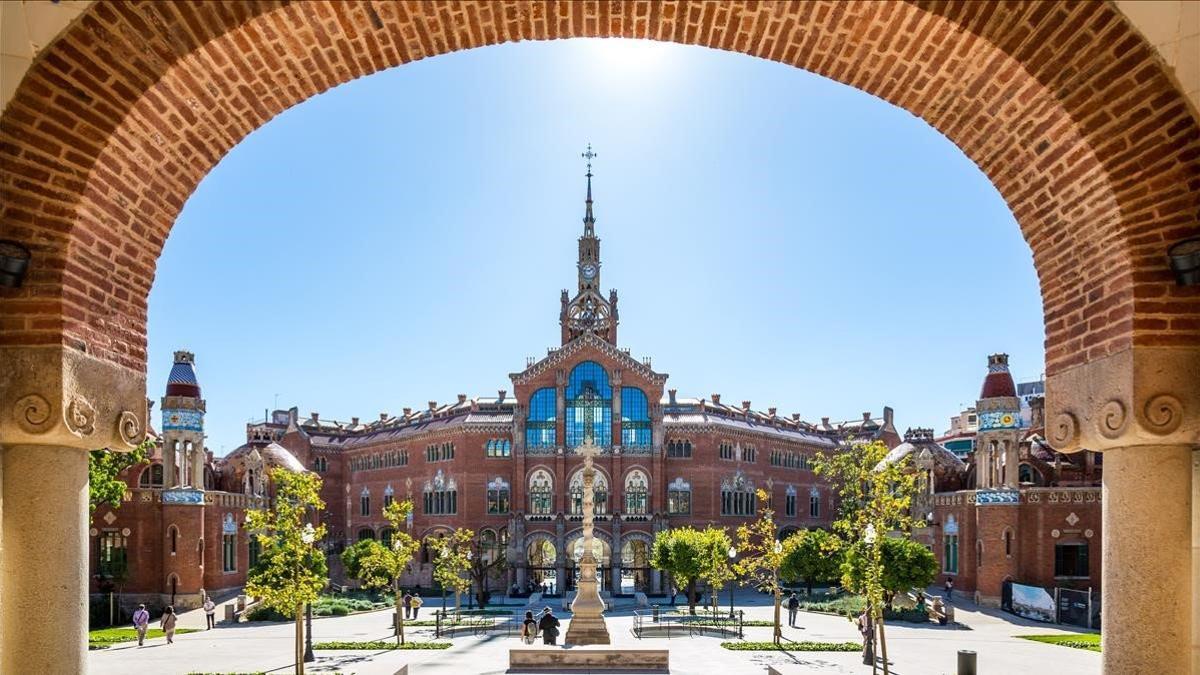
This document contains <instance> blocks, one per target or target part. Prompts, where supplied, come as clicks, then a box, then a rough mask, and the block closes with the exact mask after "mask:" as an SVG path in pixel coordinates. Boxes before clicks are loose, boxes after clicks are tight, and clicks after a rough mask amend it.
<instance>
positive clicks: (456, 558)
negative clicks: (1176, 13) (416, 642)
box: [429, 527, 475, 612]
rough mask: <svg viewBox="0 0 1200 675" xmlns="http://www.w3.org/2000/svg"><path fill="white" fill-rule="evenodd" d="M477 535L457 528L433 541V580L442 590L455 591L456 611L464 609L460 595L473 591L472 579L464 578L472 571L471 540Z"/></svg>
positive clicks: (465, 529)
mask: <svg viewBox="0 0 1200 675" xmlns="http://www.w3.org/2000/svg"><path fill="white" fill-rule="evenodd" d="M474 538H475V533H474V532H472V531H471V530H469V529H467V528H465V527H459V528H455V529H453V530H451V531H450V533H449V534H447V535H446V536H444V537H440V538H438V539H431V540H429V543H430V544H431V548H432V549H433V554H434V556H433V579H434V581H436V582H438V584H440V585H441V587H442V588H449V589H452V590H453V591H454V610H455V612H458V611H460V610H461V609H462V601H461V600H460V599H459V597H458V594H459V593H462V592H464V591H469V590H471V579H470V577H469V576H463V575H464V574H466V573H467V572H468V571H469V570H470V569H471V556H472V553H471V540H473V539H474Z"/></svg>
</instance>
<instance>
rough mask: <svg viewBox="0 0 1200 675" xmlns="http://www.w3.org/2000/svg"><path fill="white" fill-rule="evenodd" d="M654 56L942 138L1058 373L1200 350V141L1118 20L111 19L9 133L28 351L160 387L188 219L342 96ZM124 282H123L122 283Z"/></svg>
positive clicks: (439, 12)
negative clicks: (533, 67)
mask: <svg viewBox="0 0 1200 675" xmlns="http://www.w3.org/2000/svg"><path fill="white" fill-rule="evenodd" d="M581 36H621V37H637V38H649V39H657V40H666V41H674V42H680V43H684V44H692V45H700V46H706V47H711V48H715V49H722V50H726V51H731V52H738V53H743V54H747V55H750V56H755V57H759V58H764V59H769V60H773V61H777V62H780V63H784V64H788V65H793V66H796V67H799V68H803V69H806V70H810V71H812V72H815V73H817V74H820V75H823V76H825V77H829V78H831V79H834V80H836V81H839V82H842V83H845V84H847V85H850V86H853V87H856V88H859V89H861V90H863V91H866V92H868V93H870V94H872V95H875V96H878V97H879V98H881V99H883V100H886V101H888V102H890V103H892V104H894V105H896V106H899V107H901V108H904V109H905V110H908V111H909V112H911V113H912V114H914V115H917V116H919V117H921V118H922V119H923V120H925V121H926V122H927V123H929V124H930V125H931V126H933V127H934V128H936V129H938V130H939V131H940V132H941V133H943V134H944V135H945V136H946V137H947V138H948V139H949V140H950V141H951V142H953V143H955V144H956V145H957V146H958V147H959V148H960V149H962V150H963V152H964V153H965V154H966V155H967V156H968V157H969V158H971V159H972V160H973V161H974V162H975V163H976V164H977V165H978V166H979V167H980V169H981V170H982V171H983V172H984V173H985V174H986V175H987V176H988V177H989V178H990V180H991V181H992V183H993V184H994V185H995V187H996V189H997V190H998V191H999V193H1000V194H1001V195H1002V196H1003V198H1004V199H1005V200H1006V202H1007V203H1008V205H1009V206H1010V208H1011V209H1012V211H1013V214H1014V216H1015V217H1016V220H1017V222H1018V223H1019V225H1020V227H1021V230H1022V233H1023V235H1024V237H1025V239H1026V241H1027V242H1028V243H1029V245H1030V248H1031V251H1032V254H1033V260H1034V265H1035V268H1036V269H1037V272H1038V277H1039V282H1040V285H1041V290H1042V300H1043V311H1044V314H1045V328H1046V347H1047V355H1046V356H1047V369H1048V371H1049V372H1051V373H1053V372H1055V371H1057V370H1061V369H1065V368H1068V367H1070V366H1073V365H1077V364H1079V363H1083V362H1087V361H1090V360H1094V359H1097V358H1101V357H1103V356H1105V355H1107V354H1111V353H1114V352H1115V351H1120V350H1123V349H1127V348H1129V347H1130V346H1131V345H1133V344H1155V345H1159V344H1168V345H1172V344H1188V343H1190V342H1193V341H1195V340H1197V339H1200V322H1197V321H1195V319H1194V317H1195V316H1196V315H1197V314H1200V293H1198V292H1195V291H1194V289H1179V288H1176V287H1174V286H1173V285H1172V283H1171V278H1170V276H1169V272H1168V271H1167V270H1166V266H1165V265H1164V264H1163V254H1164V253H1165V249H1166V247H1167V246H1168V245H1169V244H1170V243H1172V242H1173V241H1175V240H1178V239H1179V238H1182V237H1184V236H1187V235H1189V234H1194V233H1195V232H1196V224H1195V223H1196V220H1197V218H1196V214H1197V213H1198V212H1200V131H1198V127H1197V123H1196V119H1195V118H1194V117H1193V115H1192V113H1191V112H1190V111H1189V109H1188V108H1187V105H1186V102H1185V99H1184V98H1183V97H1182V95H1180V94H1179V92H1178V91H1177V90H1176V88H1175V87H1174V85H1173V84H1172V83H1171V82H1170V80H1169V78H1168V77H1167V75H1166V74H1165V72H1164V70H1163V67H1162V65H1161V64H1160V63H1159V62H1157V61H1156V57H1155V55H1154V53H1153V52H1152V50H1151V49H1150V47H1149V45H1147V44H1146V42H1145V40H1144V39H1142V38H1141V37H1140V36H1139V35H1138V34H1137V33H1136V31H1134V29H1133V28H1132V27H1131V26H1130V25H1129V24H1128V23H1127V22H1126V21H1125V19H1124V18H1123V17H1122V16H1121V15H1120V14H1119V13H1118V12H1117V10H1116V9H1115V8H1114V7H1112V6H1111V5H1110V4H1109V3H1105V2H1098V1H1097V2H1081V3H1072V4H1065V5H1064V4H1053V3H1022V2H1013V3H976V2H949V1H948V2H833V1H827V2H806V3H758V2H731V3H720V4H718V3H703V2H688V1H683V0H680V1H678V2H661V3H657V2H632V1H614V2H595V3H583V2H566V1H565V0H564V1H552V2H526V1H517V0H511V1H508V2H496V3H491V2H482V1H480V2H463V3H458V4H432V3H381V2H369V1H366V0H362V1H358V2H332V1H323V0H313V1H311V2H305V3H289V4H282V3H278V2H271V1H264V2H246V3H229V4H226V3H135V2H105V3H96V4H94V5H92V6H90V7H89V9H88V10H87V11H86V12H85V13H84V14H83V15H82V17H81V18H80V20H78V21H77V22H76V23H75V24H73V25H72V26H71V27H70V28H69V29H67V30H66V31H65V32H64V34H63V35H62V36H61V37H60V39H59V40H57V41H56V42H55V43H54V44H53V45H51V46H50V47H49V48H47V49H46V50H44V51H43V53H42V55H41V56H40V57H39V60H38V62H37V63H35V64H34V66H33V67H32V68H31V69H30V72H29V73H28V75H27V76H26V78H25V80H24V81H22V83H21V85H20V87H19V88H18V91H17V93H16V95H15V96H14V98H13V100H12V102H10V104H9V106H8V107H7V108H6V109H5V111H4V115H3V118H2V119H0V160H2V161H3V164H4V166H5V171H4V174H3V178H2V179H0V197H2V198H3V199H0V233H3V235H4V236H6V237H11V238H16V239H18V240H21V241H25V242H29V243H30V244H31V248H32V249H33V251H34V256H35V258H34V265H33V266H32V268H33V269H32V271H31V273H30V275H29V278H28V279H27V281H26V284H25V287H24V288H22V289H20V290H16V291H9V290H4V291H0V293H2V294H0V310H2V311H3V313H4V314H5V316H6V317H11V318H8V319H6V323H5V324H4V325H3V326H0V330H3V335H2V337H3V342H2V343H3V344H14V345H35V344H47V343H59V344H66V345H69V346H73V347H76V348H79V349H86V350H87V351H89V352H91V353H92V354H94V355H98V356H99V357H101V358H103V359H105V360H109V361H112V362H114V363H118V364H121V365H124V366H126V367H129V368H132V369H137V370H141V369H143V368H144V366H145V359H146V354H145V331H146V325H145V324H146V299H147V295H148V293H149V289H150V286H151V284H152V283H153V278H154V272H155V264H156V261H157V258H158V255H159V253H160V252H161V249H162V246H163V244H164V242H165V240H166V237H167V235H168V233H169V231H170V228H171V226H172V225H173V223H174V221H175V218H176V216H177V215H178V213H179V211H180V210H181V209H182V207H183V204H184V202H185V201H186V199H187V197H188V196H189V195H190V194H191V192H192V191H193V190H194V189H195V187H196V185H197V184H198V183H199V182H200V180H201V179H202V178H203V177H204V176H205V175H206V174H207V173H208V171H210V170H211V169H212V167H213V166H214V165H215V164H216V163H217V162H219V161H220V159H221V158H222V157H223V156H224V155H225V154H226V153H227V152H228V151H229V150H230V149H231V148H232V147H233V146H234V145H236V144H237V143H238V142H240V140H241V139H242V138H244V137H245V136H246V135H247V134H249V133H250V132H251V131H253V130H254V129H256V128H258V127H259V126H262V125H263V124H265V123H266V122H267V121H269V120H270V119H271V118H273V117H274V116H275V115H278V114H279V113H280V112H282V111H284V110H286V109H287V108H288V107H290V106H292V105H295V104H297V103H300V102H302V101H304V100H306V99H307V98H310V97H312V96H314V95H316V94H318V93H321V92H323V91H326V90H328V89H330V88H332V87H334V86H337V85H338V84H341V83H344V82H347V81H349V80H352V79H355V78H357V77H361V76H364V75H368V74H371V73H374V72H377V71H379V70H383V69H385V68H389V67H393V66H397V65H401V64H404V63H408V62H411V61H414V60H418V59H422V58H427V57H430V56H435V55H438V54H444V53H447V52H450V51H456V50H461V49H469V48H474V47H480V46H486V45H493V44H499V43H503V42H511V41H517V40H542V39H557V38H567V37H581ZM117 269H119V270H121V274H115V273H113V272H112V270H117Z"/></svg>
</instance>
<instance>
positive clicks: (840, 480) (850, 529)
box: [814, 441, 918, 675]
mask: <svg viewBox="0 0 1200 675" xmlns="http://www.w3.org/2000/svg"><path fill="white" fill-rule="evenodd" d="M887 455H888V448H887V446H886V445H884V444H883V443H880V442H879V441H874V442H871V443H854V444H852V445H850V447H848V448H845V449H843V450H842V451H841V452H837V453H834V454H832V455H826V454H825V453H818V454H817V458H816V463H815V467H814V468H815V470H816V472H817V474H818V475H821V476H824V477H825V478H827V479H829V480H830V482H832V483H833V484H834V487H835V489H836V490H837V491H838V496H839V497H840V507H839V512H838V519H837V520H836V521H834V524H833V525H834V529H835V530H837V531H838V533H839V534H841V535H842V538H843V539H844V540H845V541H847V542H855V543H856V544H857V543H858V542H862V544H863V545H864V548H863V549H862V551H863V555H858V556H849V555H848V556H847V557H846V562H847V563H848V564H849V565H850V569H849V574H846V570H843V578H846V577H849V578H850V579H852V580H853V579H855V578H861V586H860V588H861V589H862V592H863V594H864V595H866V598H867V608H868V611H869V612H870V613H871V616H872V617H874V619H875V625H876V626H877V627H878V629H879V646H880V651H881V656H882V657H883V672H884V673H885V675H886V674H887V673H888V672H889V670H888V660H887V640H886V638H885V634H884V624H883V601H884V582H883V569H884V567H883V560H882V555H883V554H882V549H883V546H884V544H883V540H884V539H886V538H887V537H885V535H886V534H887V533H890V532H895V533H899V534H900V536H906V535H907V533H908V532H910V531H911V530H912V528H913V526H914V525H916V524H918V523H917V521H916V520H914V519H913V517H912V511H911V507H912V498H913V495H914V494H915V493H916V473H915V472H913V471H911V470H910V469H911V466H910V457H909V456H907V455H906V456H904V457H903V458H901V459H900V460H898V461H887ZM874 667H875V666H874V664H872V670H874Z"/></svg>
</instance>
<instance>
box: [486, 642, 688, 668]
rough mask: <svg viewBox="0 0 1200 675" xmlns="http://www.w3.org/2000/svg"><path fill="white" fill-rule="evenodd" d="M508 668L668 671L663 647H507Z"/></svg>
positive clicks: (668, 658) (667, 658) (667, 657)
mask: <svg viewBox="0 0 1200 675" xmlns="http://www.w3.org/2000/svg"><path fill="white" fill-rule="evenodd" d="M508 669H509V672H514V673H530V672H534V673H536V672H547V673H563V672H572V671H582V672H588V673H595V672H604V671H609V670H611V671H617V672H636V673H667V672H670V652H668V651H667V650H666V649H595V648H592V647H583V648H579V649H559V648H555V647H545V648H536V649H535V648H527V649H510V650H509V651H508Z"/></svg>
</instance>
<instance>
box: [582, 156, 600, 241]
mask: <svg viewBox="0 0 1200 675" xmlns="http://www.w3.org/2000/svg"><path fill="white" fill-rule="evenodd" d="M580 157H583V158H584V159H586V160H587V202H586V204H587V210H586V211H585V212H584V214H583V234H584V236H585V237H591V236H594V234H595V233H594V231H593V226H594V225H595V224H596V218H595V217H594V216H593V215H592V160H593V159H595V158H596V157H599V155H597V154H596V153H595V152H592V144H591V143H588V146H587V152H584V153H582V154H580Z"/></svg>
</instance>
